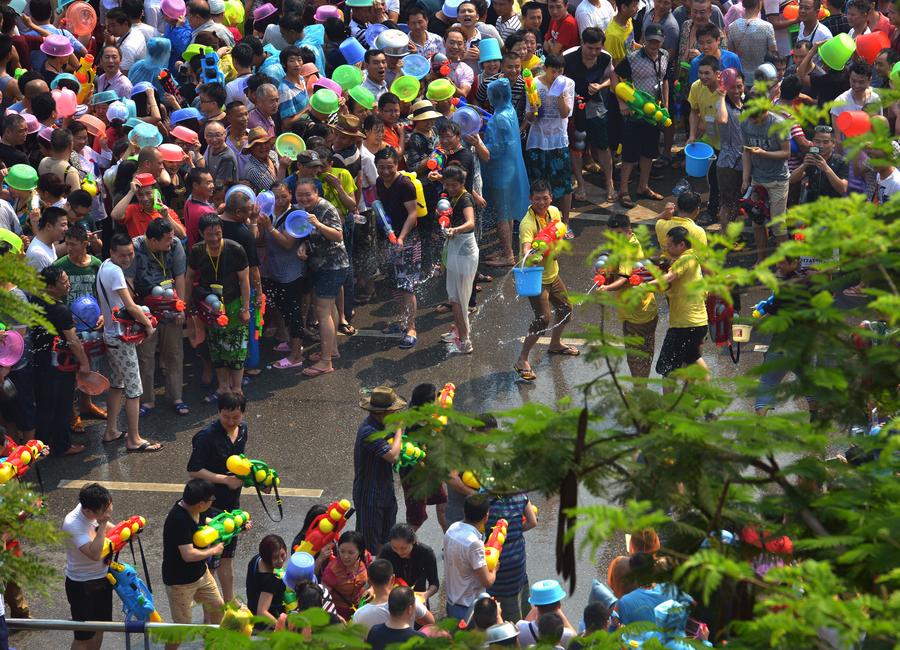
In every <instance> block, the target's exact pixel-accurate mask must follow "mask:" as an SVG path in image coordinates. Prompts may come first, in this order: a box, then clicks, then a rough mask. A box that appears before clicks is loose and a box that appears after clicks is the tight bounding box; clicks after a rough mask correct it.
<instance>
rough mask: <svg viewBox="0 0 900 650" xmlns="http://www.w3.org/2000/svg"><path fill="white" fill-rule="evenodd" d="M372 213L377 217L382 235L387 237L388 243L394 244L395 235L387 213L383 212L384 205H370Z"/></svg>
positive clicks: (395, 240)
mask: <svg viewBox="0 0 900 650" xmlns="http://www.w3.org/2000/svg"><path fill="white" fill-rule="evenodd" d="M372 212H374V213H375V216H376V217H378V222H379V223H380V224H381V228H382V229H383V230H384V234H385V235H387V238H388V241H389V242H391V243H392V244H396V243H397V235H396V234H395V233H394V227H393V226H392V225H391V220H390V219H389V218H388V216H387V212H385V211H384V203H382V202H381V201H375V202H374V203H372Z"/></svg>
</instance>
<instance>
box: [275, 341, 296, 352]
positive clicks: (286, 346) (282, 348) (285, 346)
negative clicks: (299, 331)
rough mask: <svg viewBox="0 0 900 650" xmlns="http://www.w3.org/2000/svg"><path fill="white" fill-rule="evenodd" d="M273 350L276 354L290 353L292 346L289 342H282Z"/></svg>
mask: <svg viewBox="0 0 900 650" xmlns="http://www.w3.org/2000/svg"><path fill="white" fill-rule="evenodd" d="M272 349H273V350H274V351H275V352H290V351H291V344H290V343H288V342H287V341H282V342H281V343H279V344H278V345H276V346H275V347H274V348H272Z"/></svg>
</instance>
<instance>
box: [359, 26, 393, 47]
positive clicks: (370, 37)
mask: <svg viewBox="0 0 900 650" xmlns="http://www.w3.org/2000/svg"><path fill="white" fill-rule="evenodd" d="M387 30H388V26H387V25H382V24H381V23H375V24H374V25H369V26H368V27H366V31H365V39H366V43H368V44H369V47H375V40H376V39H377V38H378V37H379V36H381V32H386V31H387Z"/></svg>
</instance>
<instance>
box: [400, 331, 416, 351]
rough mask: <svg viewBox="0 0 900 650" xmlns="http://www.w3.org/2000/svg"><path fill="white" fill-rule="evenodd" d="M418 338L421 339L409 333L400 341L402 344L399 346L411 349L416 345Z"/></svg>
mask: <svg viewBox="0 0 900 650" xmlns="http://www.w3.org/2000/svg"><path fill="white" fill-rule="evenodd" d="M418 340H419V339H418V338H416V337H415V336H411V335H409V334H407V335H406V336H404V337H403V340H401V341H400V345H399V346H397V347H399V348H400V349H401V350H409V349H410V348H411V347H413V346H415V344H416V341H418Z"/></svg>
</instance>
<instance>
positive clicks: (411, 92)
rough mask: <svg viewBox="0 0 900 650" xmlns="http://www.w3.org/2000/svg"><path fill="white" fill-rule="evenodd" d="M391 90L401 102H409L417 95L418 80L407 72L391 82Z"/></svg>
mask: <svg viewBox="0 0 900 650" xmlns="http://www.w3.org/2000/svg"><path fill="white" fill-rule="evenodd" d="M391 92H392V93H394V94H395V95H397V97H399V98H400V101H401V102H407V103H411V102H412V101H413V100H415V98H416V97H418V96H419V80H418V79H416V78H415V77H413V76H411V75H408V74H405V75H402V76H400V77H397V78H396V79H394V83H392V84H391Z"/></svg>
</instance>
